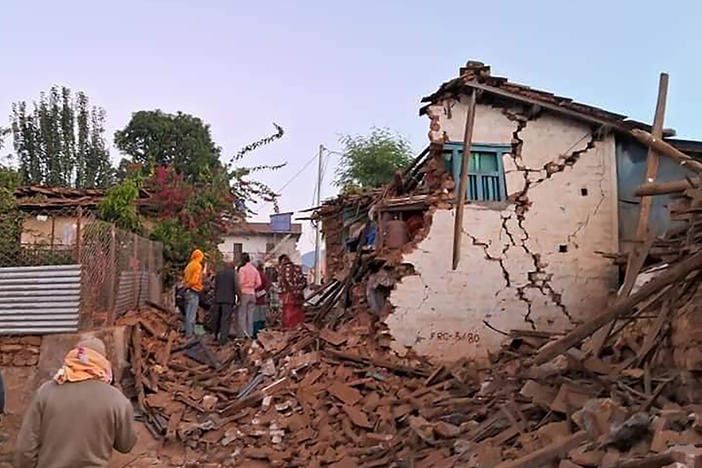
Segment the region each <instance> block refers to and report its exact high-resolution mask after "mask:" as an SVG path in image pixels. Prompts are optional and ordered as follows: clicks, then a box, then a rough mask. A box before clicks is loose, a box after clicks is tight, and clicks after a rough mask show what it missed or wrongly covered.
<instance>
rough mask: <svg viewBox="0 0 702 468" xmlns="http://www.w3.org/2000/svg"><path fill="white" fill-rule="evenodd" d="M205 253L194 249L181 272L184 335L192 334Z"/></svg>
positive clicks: (198, 303)
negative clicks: (183, 287)
mask: <svg viewBox="0 0 702 468" xmlns="http://www.w3.org/2000/svg"><path fill="white" fill-rule="evenodd" d="M204 258H205V255H204V254H203V253H202V251H201V250H199V249H195V250H193V253H192V254H191V255H190V263H188V265H187V266H186V267H185V271H184V272H183V285H184V286H185V287H186V288H187V290H186V292H185V336H187V337H191V336H193V332H194V329H195V318H196V317H197V308H198V306H199V305H200V292H201V291H202V277H203V266H202V260H203V259H204Z"/></svg>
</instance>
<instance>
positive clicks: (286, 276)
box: [278, 254, 307, 329]
mask: <svg viewBox="0 0 702 468" xmlns="http://www.w3.org/2000/svg"><path fill="white" fill-rule="evenodd" d="M278 286H279V288H280V299H281V302H282V306H283V313H282V318H281V325H282V327H283V328H285V329H291V328H295V327H297V326H298V325H300V324H301V323H302V322H304V321H305V313H304V311H303V308H302V305H303V304H304V302H305V295H304V292H305V288H306V287H307V279H306V278H305V275H304V274H303V273H302V269H301V268H300V267H299V266H298V265H295V264H294V263H293V262H292V261H291V260H290V257H288V256H287V255H285V254H283V255H281V256H280V257H278Z"/></svg>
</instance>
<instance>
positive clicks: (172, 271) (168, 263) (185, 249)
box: [150, 218, 199, 285]
mask: <svg viewBox="0 0 702 468" xmlns="http://www.w3.org/2000/svg"><path fill="white" fill-rule="evenodd" d="M150 238H151V239H152V240H155V241H158V242H161V243H162V244H163V258H164V260H165V265H164V271H163V273H164V278H163V279H164V281H165V283H166V284H167V285H171V284H173V283H174V281H175V279H176V278H177V276H178V273H179V272H180V271H182V270H183V268H184V267H185V265H186V264H187V262H188V259H189V258H190V253H191V252H192V250H193V247H194V246H198V247H199V244H198V243H197V242H196V241H195V239H194V237H193V235H192V233H191V232H190V231H189V230H187V229H183V225H182V224H181V223H180V221H179V220H178V219H176V218H166V219H162V220H161V221H159V222H157V223H156V225H155V226H154V229H153V231H152V232H151V235H150Z"/></svg>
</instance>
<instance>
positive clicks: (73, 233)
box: [0, 206, 163, 335]
mask: <svg viewBox="0 0 702 468" xmlns="http://www.w3.org/2000/svg"><path fill="white" fill-rule="evenodd" d="M6 218H7V216H3V214H2V212H0V221H2V223H0V224H1V225H2V226H6V225H7V224H8V223H9V222H10V221H12V223H11V224H12V227H13V228H12V229H0V335H2V334H5V335H7V334H44V333H58V332H71V331H76V330H87V329H91V328H96V327H101V326H105V325H111V324H113V323H114V321H115V319H116V318H117V317H119V316H120V315H122V314H124V313H125V312H126V311H128V310H131V309H135V308H138V307H140V306H142V305H144V303H145V302H146V301H147V300H151V301H154V302H158V301H159V299H160V295H161V280H160V278H161V276H160V275H161V270H162V268H163V248H162V246H161V244H160V243H159V242H154V241H151V240H149V239H146V238H144V237H141V236H138V235H136V234H134V233H131V232H127V231H123V230H121V229H117V228H116V227H115V226H114V225H113V224H110V223H105V222H103V221H99V220H97V219H95V217H94V215H93V213H91V212H90V211H89V210H84V209H83V208H82V207H80V206H79V207H77V208H72V209H70V210H49V211H46V212H44V211H41V210H38V209H37V210H33V211H32V212H31V213H24V212H23V213H21V214H20V215H19V216H15V218H16V219H15V218H12V219H9V218H8V219H6ZM6 221H7V222H6ZM5 231H7V232H6V233H5ZM3 233H5V234H6V235H3Z"/></svg>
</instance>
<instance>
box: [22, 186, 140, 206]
mask: <svg viewBox="0 0 702 468" xmlns="http://www.w3.org/2000/svg"><path fill="white" fill-rule="evenodd" d="M105 192H106V190H105V189H99V188H82V189H78V188H71V187H46V186H40V185H26V186H22V187H18V188H17V189H16V190H15V199H16V200H17V206H19V208H20V209H24V210H32V209H62V208H74V207H77V206H83V207H86V208H91V207H95V206H97V205H98V203H100V202H101V201H102V199H103V198H104V196H105ZM151 202H152V194H151V192H149V191H148V190H146V189H143V188H142V189H140V190H139V201H138V203H139V206H148V205H150V204H151Z"/></svg>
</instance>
